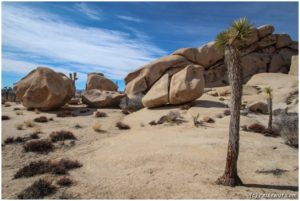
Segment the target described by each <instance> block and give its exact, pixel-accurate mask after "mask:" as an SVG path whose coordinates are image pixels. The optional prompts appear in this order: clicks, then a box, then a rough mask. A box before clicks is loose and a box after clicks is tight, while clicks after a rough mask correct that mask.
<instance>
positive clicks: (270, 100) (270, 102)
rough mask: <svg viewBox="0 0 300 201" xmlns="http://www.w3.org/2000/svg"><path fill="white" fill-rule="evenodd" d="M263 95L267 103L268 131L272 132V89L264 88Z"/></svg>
mask: <svg viewBox="0 0 300 201" xmlns="http://www.w3.org/2000/svg"><path fill="white" fill-rule="evenodd" d="M264 91H265V94H266V95H267V102H268V111H269V122H268V130H270V131H271V130H272V102H273V95H272V91H273V90H272V88H271V87H266V88H265V90H264Z"/></svg>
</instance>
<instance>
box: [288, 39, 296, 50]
mask: <svg viewBox="0 0 300 201" xmlns="http://www.w3.org/2000/svg"><path fill="white" fill-rule="evenodd" d="M289 48H291V49H293V50H296V51H298V41H293V42H292V43H291V44H290V45H289Z"/></svg>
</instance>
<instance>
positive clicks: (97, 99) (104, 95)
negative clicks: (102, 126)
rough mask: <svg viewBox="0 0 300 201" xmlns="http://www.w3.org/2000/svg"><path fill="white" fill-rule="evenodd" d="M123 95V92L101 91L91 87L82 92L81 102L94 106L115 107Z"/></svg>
mask: <svg viewBox="0 0 300 201" xmlns="http://www.w3.org/2000/svg"><path fill="white" fill-rule="evenodd" d="M124 96H125V95H124V94H121V93H119V92H116V91H101V90H99V89H91V90H88V91H85V92H84V94H83V95H82V102H83V103H84V104H87V105H88V106H90V107H94V108H105V107H108V108H110V107H117V106H118V105H119V104H120V101H121V99H122V97H124Z"/></svg>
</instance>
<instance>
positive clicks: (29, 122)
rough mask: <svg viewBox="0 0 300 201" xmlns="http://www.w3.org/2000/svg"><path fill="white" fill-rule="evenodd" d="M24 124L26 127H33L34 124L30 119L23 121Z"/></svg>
mask: <svg viewBox="0 0 300 201" xmlns="http://www.w3.org/2000/svg"><path fill="white" fill-rule="evenodd" d="M24 125H25V126H26V127H28V128H32V127H35V124H34V123H33V122H32V121H30V120H27V121H24Z"/></svg>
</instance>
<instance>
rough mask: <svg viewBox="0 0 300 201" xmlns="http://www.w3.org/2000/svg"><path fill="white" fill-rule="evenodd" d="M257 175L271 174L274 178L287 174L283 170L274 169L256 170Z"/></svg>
mask: <svg viewBox="0 0 300 201" xmlns="http://www.w3.org/2000/svg"><path fill="white" fill-rule="evenodd" d="M255 172H256V173H258V174H273V175H274V176H280V175H282V174H283V173H285V172H288V170H283V169H280V168H276V169H271V170H264V169H263V170H256V171H255Z"/></svg>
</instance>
